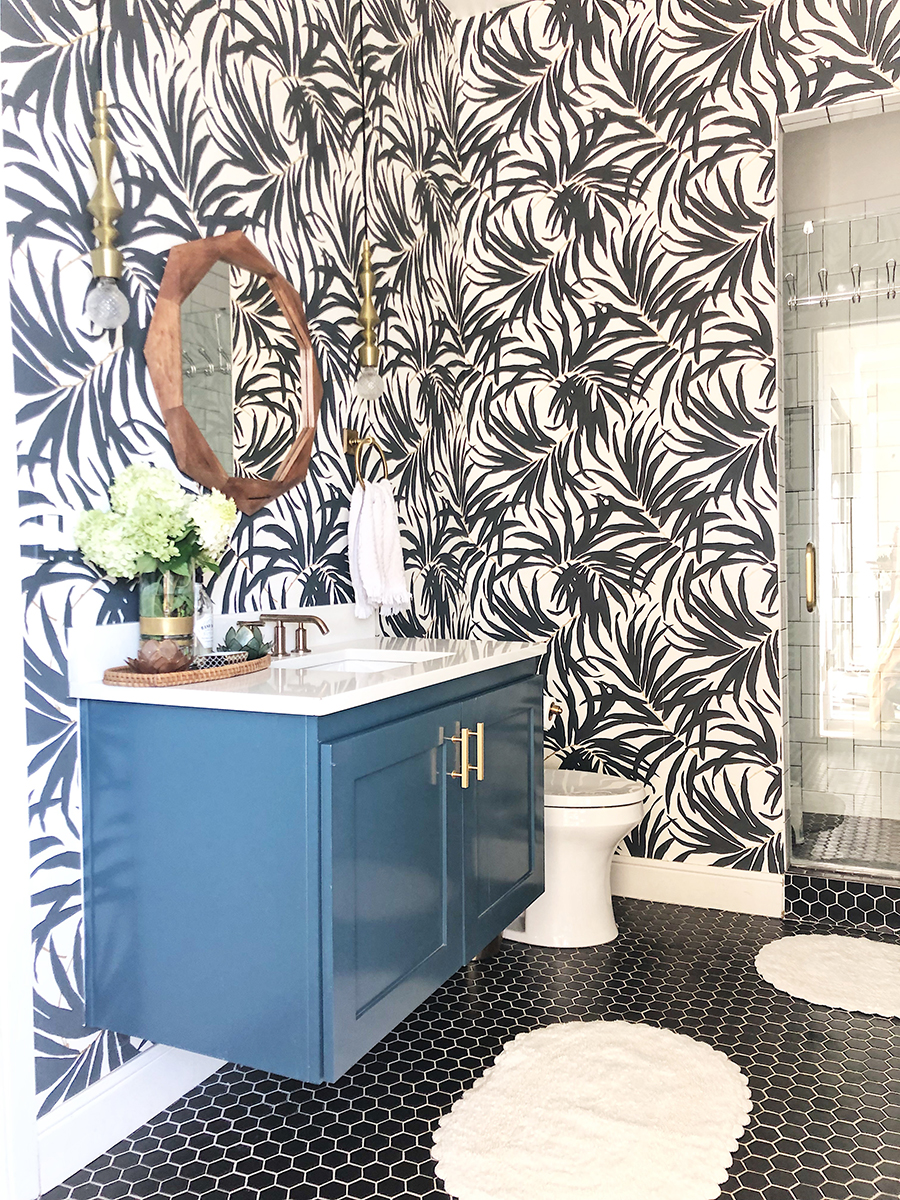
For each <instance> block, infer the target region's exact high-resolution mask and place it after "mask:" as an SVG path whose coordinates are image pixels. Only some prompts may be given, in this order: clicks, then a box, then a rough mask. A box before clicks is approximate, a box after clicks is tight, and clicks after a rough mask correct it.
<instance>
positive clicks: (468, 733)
mask: <svg viewBox="0 0 900 1200" xmlns="http://www.w3.org/2000/svg"><path fill="white" fill-rule="evenodd" d="M473 734H474V735H475V766H474V767H473V766H470V764H469V738H470V737H472V735H473ZM449 740H450V741H451V742H456V743H457V744H458V745H459V770H458V771H451V772H450V778H451V779H458V780H460V782H461V783H462V786H463V787H464V788H467V787H468V786H469V772H470V771H474V772H475V778H476V779H484V722H483V721H479V722H478V724H477V725H476V726H475V728H474V729H461V730H460V731H459V736H458V737H452V738H450V739H449Z"/></svg>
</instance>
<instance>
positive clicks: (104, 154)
mask: <svg viewBox="0 0 900 1200" xmlns="http://www.w3.org/2000/svg"><path fill="white" fill-rule="evenodd" d="M102 28H103V14H102V11H101V4H100V0H98V3H97V58H98V62H99V64H100V69H99V72H98V73H99V74H100V77H101V85H102V73H103V36H102ZM88 148H89V149H90V152H91V158H92V159H93V160H94V170H95V171H96V172H97V186H96V187H95V188H94V194H93V196H91V199H90V203H89V204H88V206H87V209H88V212H89V213H90V214H91V216H92V217H93V218H94V231H93V232H94V237H95V238H96V240H97V245H96V247H95V248H94V249H93V250H92V251H91V266H92V268H93V271H94V278H95V279H96V280H97V282H96V283H95V285H94V286H93V288H91V290H90V292H88V296H87V300H86V301H85V305H84V311H85V313H86V314H87V316H88V317H89V318H90V320H91V322H92V323H93V324H94V325H97V326H99V327H100V328H101V329H118V328H119V327H120V326H122V325H124V324H125V322H126V321H127V320H128V314H129V312H130V311H131V307H130V305H129V303H128V300H127V298H126V297H125V295H124V293H123V292H122V291H121V289H120V288H119V286H118V285H117V283H116V280H117V279H121V278H122V269H123V266H124V263H123V259H122V252H121V250H117V249H116V247H115V246H114V245H113V243H114V242H115V240H116V238H117V237H118V236H119V231H118V230H117V229H116V227H115V224H114V222H115V221H117V220H118V218H119V217H121V215H122V213H123V211H124V210H123V208H122V205H121V204H120V203H119V201H118V198H117V197H116V193H115V192H114V191H113V186H112V179H111V174H112V165H113V162H114V161H115V157H116V147H115V144H114V143H113V141H112V139H111V138H110V136H109V108H108V106H107V103H106V92H105V91H104V90H103V88H102V86H101V87H100V89H99V90H98V92H97V94H96V96H95V98H94V136H93V137H92V138H91V140H90V143H89V146H88Z"/></svg>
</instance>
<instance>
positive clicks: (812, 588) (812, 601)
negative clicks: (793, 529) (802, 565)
mask: <svg viewBox="0 0 900 1200" xmlns="http://www.w3.org/2000/svg"><path fill="white" fill-rule="evenodd" d="M815 607H816V548H815V546H814V545H813V544H812V542H807V543H806V611H807V612H814V611H815Z"/></svg>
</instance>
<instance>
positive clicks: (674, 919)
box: [44, 900, 900, 1200]
mask: <svg viewBox="0 0 900 1200" xmlns="http://www.w3.org/2000/svg"><path fill="white" fill-rule="evenodd" d="M616 909H617V914H618V919H619V925H620V930H621V934H620V937H619V938H618V940H617V941H616V942H614V943H612V944H611V945H609V946H600V947H596V948H592V949H587V950H539V949H537V948H532V947H527V946H523V945H520V944H511V943H504V949H503V951H502V952H501V953H500V954H499V955H497V956H496V957H495V958H493V959H490V960H489V961H487V962H484V963H473V964H471V965H470V966H469V967H467V968H465V969H464V970H462V971H460V972H458V973H457V974H456V975H455V976H454V977H453V978H452V979H451V980H449V982H448V983H447V984H445V985H444V987H442V988H441V989H440V990H439V991H438V992H436V993H435V995H434V996H432V997H431V998H430V999H429V1000H427V1001H426V1002H425V1003H424V1004H423V1005H422V1006H421V1007H420V1008H418V1009H417V1010H416V1012H415V1013H413V1014H412V1016H411V1017H410V1018H409V1020H407V1021H406V1022H405V1023H404V1024H403V1025H401V1026H400V1027H399V1028H398V1029H396V1030H394V1032H393V1033H391V1034H389V1035H388V1037H387V1038H385V1040H384V1041H383V1042H381V1043H380V1044H379V1045H378V1046H376V1047H375V1049H374V1050H372V1051H371V1052H370V1053H369V1054H368V1055H366V1057H365V1058H364V1059H363V1060H362V1061H361V1062H360V1063H358V1064H357V1065H356V1066H355V1067H353V1068H352V1069H351V1070H350V1071H348V1072H347V1074H346V1075H345V1076H343V1078H342V1079H340V1080H339V1081H338V1082H337V1083H336V1084H320V1085H315V1086H313V1085H307V1084H302V1083H297V1082H295V1081H293V1080H290V1079H284V1078H281V1077H280V1076H275V1075H268V1074H266V1073H264V1072H262V1071H254V1070H249V1069H246V1068H243V1067H234V1066H229V1067H225V1068H223V1069H222V1070H221V1071H219V1072H218V1073H217V1074H215V1075H213V1076H211V1077H210V1079H208V1080H207V1081H206V1082H205V1083H203V1084H201V1085H200V1086H199V1087H197V1088H195V1089H194V1090H193V1091H192V1092H190V1093H188V1095H187V1096H185V1097H183V1098H182V1099H181V1100H179V1101H178V1102H177V1103H176V1104H174V1105H173V1106H172V1108H170V1109H169V1110H167V1111H166V1112H163V1113H160V1114H159V1116H157V1117H155V1118H154V1119H153V1120H152V1121H150V1122H149V1123H148V1124H147V1125H145V1126H143V1127H142V1128H141V1129H138V1130H137V1131H136V1132H135V1133H134V1134H133V1135H132V1136H131V1137H129V1138H127V1139H126V1140H125V1141H122V1142H120V1143H119V1144H118V1145H117V1146H115V1147H113V1149H112V1150H111V1151H110V1153H109V1154H105V1155H103V1156H102V1157H100V1158H98V1159H97V1160H96V1161H95V1162H93V1163H91V1164H90V1166H89V1167H87V1168H86V1169H85V1170H83V1171H79V1172H78V1173H77V1174H76V1175H74V1176H72V1178H71V1179H69V1180H67V1181H66V1183H65V1184H63V1185H61V1186H60V1187H57V1188H54V1189H53V1190H52V1191H50V1192H48V1193H46V1194H45V1196H44V1200H94V1198H96V1197H99V1198H100V1200H107V1198H109V1200H118V1198H119V1197H123V1198H124V1197H128V1198H130V1197H146V1198H149V1197H156V1196H164V1197H168V1198H174V1197H180V1198H181V1200H188V1198H189V1197H190V1198H191V1200H193V1198H194V1197H200V1196H202V1197H205V1198H207V1200H225V1198H227V1200H306V1198H307V1197H326V1198H334V1200H343V1198H348V1200H349V1198H364V1197H371V1198H377V1200H382V1198H383V1197H407V1196H417V1197H426V1198H430V1200H446V1193H445V1192H444V1191H443V1190H442V1188H441V1187H440V1185H439V1183H438V1182H437V1180H436V1179H435V1175H434V1170H433V1166H432V1163H431V1158H430V1147H431V1131H432V1129H433V1128H434V1126H435V1124H436V1123H437V1121H438V1119H439V1117H440V1115H441V1113H443V1112H445V1111H446V1110H447V1109H448V1108H449V1107H450V1105H451V1104H452V1103H453V1101H454V1100H455V1099H456V1098H457V1097H458V1096H459V1095H460V1094H461V1093H462V1092H463V1090H464V1089H465V1088H467V1087H468V1086H469V1085H470V1084H471V1082H472V1081H473V1079H475V1078H477V1077H478V1076H479V1075H480V1074H481V1072H482V1071H483V1070H484V1068H485V1067H486V1066H488V1065H489V1064H490V1063H491V1061H492V1060H493V1059H494V1058H495V1056H496V1055H497V1054H498V1053H499V1051H500V1049H501V1047H502V1045H503V1043H504V1042H505V1041H507V1040H508V1039H509V1038H511V1037H513V1036H514V1035H515V1034H517V1033H520V1032H522V1031H524V1030H528V1029H534V1028H536V1027H538V1026H541V1025H547V1024H551V1023H553V1022H556V1021H565V1020H596V1019H603V1020H628V1021H645V1022H647V1023H649V1024H651V1025H658V1026H664V1027H665V1028H668V1029H673V1030H675V1031H676V1032H679V1033H686V1034H690V1035H691V1036H693V1037H697V1038H700V1039H701V1040H703V1041H706V1042H709V1043H710V1044H711V1045H713V1046H715V1047H716V1049H719V1050H723V1051H724V1052H725V1053H726V1054H728V1055H729V1056H730V1057H731V1058H732V1060H733V1061H734V1062H736V1063H737V1064H738V1065H739V1066H740V1067H741V1068H742V1069H743V1070H744V1071H745V1072H746V1073H747V1075H748V1077H749V1081H750V1088H751V1091H752V1095H753V1101H754V1109H753V1113H752V1116H751V1121H750V1125H749V1126H748V1128H747V1130H746V1131H745V1133H744V1136H743V1138H742V1139H741V1141H740V1144H739V1148H738V1150H737V1152H736V1154H735V1157H734V1162H733V1164H732V1168H731V1171H730V1174H729V1177H728V1180H727V1181H726V1183H725V1184H724V1185H723V1188H722V1194H723V1195H724V1196H729V1197H733V1198H735V1200H851V1198H854V1200H855V1198H860V1200H862V1198H866V1200H885V1198H887V1197H897V1196H900V1022H898V1021H891V1020H888V1019H886V1018H883V1017H872V1016H862V1015H859V1014H852V1013H846V1012H842V1011H840V1010H834V1009H828V1008H821V1007H817V1006H814V1005H811V1004H808V1003H806V1002H805V1001H803V1000H796V999H793V998H792V997H790V996H787V995H784V994H783V993H781V992H777V991H775V990H774V989H773V988H772V987H770V986H769V985H768V984H767V983H765V982H763V981H762V980H761V979H760V978H759V977H758V975H757V974H756V971H755V969H754V966H753V960H754V957H755V955H756V952H757V951H758V950H759V948H760V947H761V946H763V945H764V944H765V943H766V942H769V941H772V940H773V939H774V938H777V937H779V936H782V935H783V934H791V933H795V932H797V931H800V930H806V931H807V932H810V931H812V930H819V931H821V930H822V929H823V928H827V926H823V924H822V923H817V924H815V925H810V924H801V923H800V922H798V921H796V920H775V919H771V918H765V917H750V916H743V915H738V914H734V913H724V912H720V911H718V910H711V909H699V908H687V907H681V906H676V905H668V904H654V903H650V902H647V901H641V900H617V901H616ZM879 936H881V935H879ZM884 940H888V941H894V942H897V941H900V938H898V937H895V936H889V935H888V936H885V937H884ZM536 1200H540V1198H536Z"/></svg>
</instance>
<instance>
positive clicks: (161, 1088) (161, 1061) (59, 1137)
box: [37, 1046, 223, 1192]
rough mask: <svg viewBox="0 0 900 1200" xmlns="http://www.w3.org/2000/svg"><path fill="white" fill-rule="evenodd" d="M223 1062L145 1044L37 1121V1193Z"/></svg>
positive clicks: (125, 1135)
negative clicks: (100, 1077)
mask: <svg viewBox="0 0 900 1200" xmlns="http://www.w3.org/2000/svg"><path fill="white" fill-rule="evenodd" d="M222 1065H223V1062H222V1060H221V1059H218V1058H208V1057H207V1056H206V1055H204V1054H191V1053H189V1052H188V1051H186V1050H175V1049H174V1048H173V1047H171V1046H151V1047H150V1048H149V1049H148V1050H144V1051H142V1053H140V1054H138V1055H136V1056H135V1057H134V1058H131V1059H129V1060H128V1062H127V1063H124V1064H123V1065H122V1066H121V1067H118V1068H117V1069H116V1070H115V1071H112V1072H110V1074H109V1075H104V1077H103V1078H102V1079H100V1080H99V1081H98V1082H97V1083H95V1084H93V1085H92V1086H91V1087H89V1088H85V1090H84V1091H83V1092H79V1093H78V1095H77V1096H74V1097H73V1098H72V1099H71V1100H68V1101H66V1102H65V1103H63V1104H61V1105H60V1106H59V1107H58V1108H55V1109H53V1111H52V1112H49V1113H47V1115H46V1116H44V1117H41V1118H40V1120H39V1121H38V1123H37V1128H38V1159H39V1162H40V1180H41V1192H49V1191H50V1189H51V1188H54V1187H57V1186H58V1185H59V1184H60V1183H62V1182H63V1180H65V1179H68V1178H69V1176H70V1175H72V1174H74V1172H75V1171H79V1170H81V1168H82V1167H85V1166H87V1164H88V1163H89V1162H92V1161H93V1160H94V1159H95V1158H97V1157H98V1155H100V1154H105V1153H106V1151H107V1150H109V1149H110V1147H112V1146H114V1145H115V1144H116V1142H120V1141H121V1140H122V1138H124V1137H127V1136H128V1135H129V1134H130V1133H133V1132H134V1130H135V1129H138V1128H140V1126H141V1125H143V1124H144V1123H145V1122H146V1121H149V1120H150V1118H151V1117H155V1116H156V1114H157V1113H159V1112H162V1111H163V1109H165V1108H168V1107H169V1105H170V1104H173V1103H174V1102H175V1101H176V1100H177V1099H178V1098H179V1097H180V1096H183V1095H184V1093H185V1092H189V1091H190V1090H191V1088H194V1087H196V1086H197V1084H198V1083H202V1082H203V1080H204V1079H206V1078H207V1077H208V1076H209V1075H212V1074H213V1072H214V1071H218V1069H219V1067H221V1066H222Z"/></svg>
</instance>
